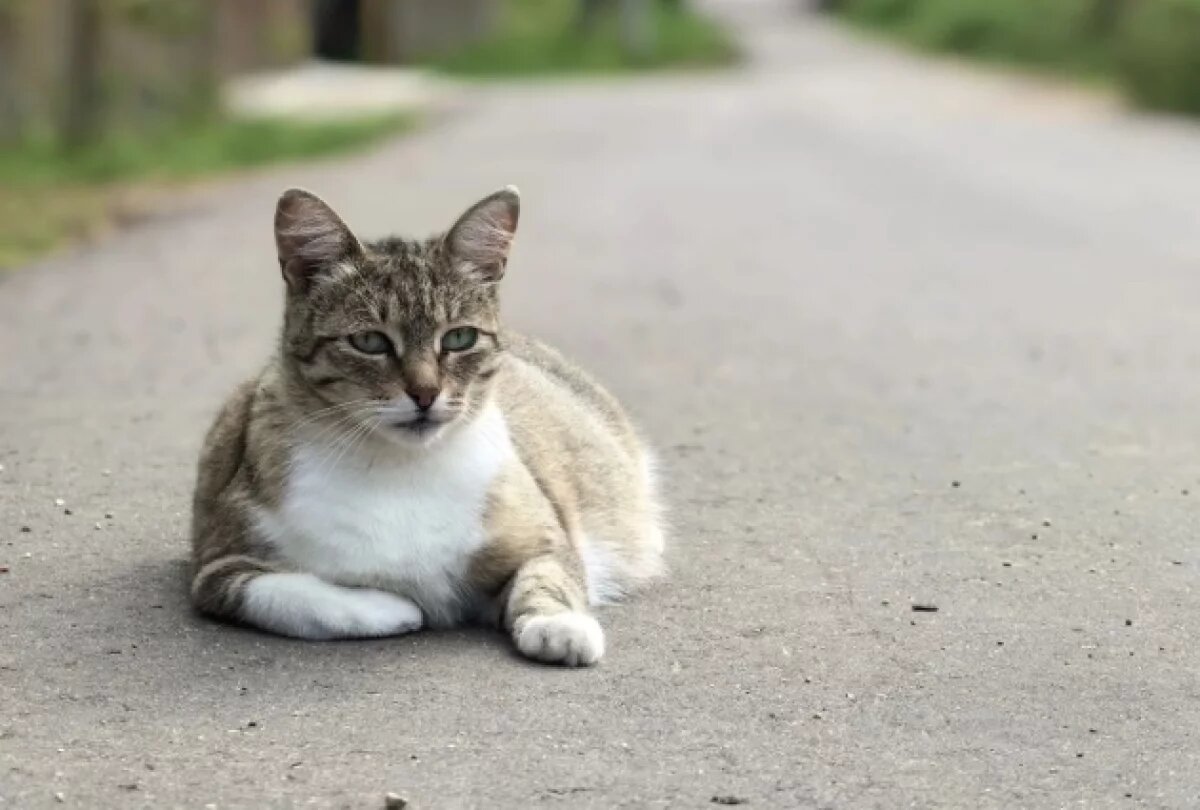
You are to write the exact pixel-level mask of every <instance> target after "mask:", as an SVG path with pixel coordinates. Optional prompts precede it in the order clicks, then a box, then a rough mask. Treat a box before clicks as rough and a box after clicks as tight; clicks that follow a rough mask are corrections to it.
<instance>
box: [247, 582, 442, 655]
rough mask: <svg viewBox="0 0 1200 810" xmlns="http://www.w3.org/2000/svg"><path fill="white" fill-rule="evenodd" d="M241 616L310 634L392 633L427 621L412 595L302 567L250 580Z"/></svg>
mask: <svg viewBox="0 0 1200 810" xmlns="http://www.w3.org/2000/svg"><path fill="white" fill-rule="evenodd" d="M242 618H243V619H245V621H247V622H248V623H250V624H253V625H256V626H258V627H261V628H263V629H264V630H270V631H272V632H275V633H280V634H282V635H285V636H293V637H295V638H308V639H333V638H365V637H372V636H394V635H399V634H400V633H411V632H412V631H413V630H420V629H421V625H422V624H423V623H424V617H423V616H422V615H421V609H420V608H419V607H417V606H416V604H415V603H414V602H413V601H412V600H411V599H405V598H404V597H403V596H396V595H395V594H391V593H387V592H385V591H377V590H373V589H371V588H343V587H341V586H339V585H334V584H332V583H329V582H326V581H325V580H323V579H319V578H317V577H315V576H313V575H312V574H298V573H277V574H263V575H262V576H260V577H255V578H254V579H252V580H250V583H249V584H248V585H247V586H246V592H245V598H244V602H243V606H242Z"/></svg>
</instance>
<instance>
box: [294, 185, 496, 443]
mask: <svg viewBox="0 0 1200 810" xmlns="http://www.w3.org/2000/svg"><path fill="white" fill-rule="evenodd" d="M519 212H520V197H519V196H518V194H517V190H516V189H515V188H513V187H511V186H509V187H508V188H505V189H503V190H501V191H497V192H496V193H495V194H492V195H490V196H488V197H485V198H484V199H482V200H480V201H479V202H477V203H476V204H475V205H473V206H471V207H470V208H469V209H468V210H467V212H466V213H464V214H463V215H462V216H461V217H459V219H458V221H457V222H456V223H455V224H454V225H453V226H452V227H451V228H450V230H448V231H447V232H446V233H445V234H442V235H439V236H435V237H432V238H430V239H427V240H425V241H420V242H417V241H407V240H404V239H398V238H392V239H384V240H381V241H379V242H362V241H360V240H359V239H358V238H357V237H355V235H354V234H353V233H352V232H351V231H350V229H349V228H347V227H346V224H345V223H344V222H342V220H341V218H340V217H338V215H337V214H336V213H334V211H333V209H331V208H330V207H329V206H328V205H326V204H325V203H324V202H323V201H322V200H321V199H320V198H318V197H316V196H315V195H313V194H310V193H309V192H307V191H302V190H300V189H290V190H288V191H286V192H284V194H283V196H282V197H280V198H279V204H278V206H277V208H276V212H275V242H276V246H277V248H278V251H279V266H280V268H281V269H282V271H283V278H284V281H285V282H286V284H287V305H286V311H285V315H284V327H283V339H282V345H281V357H282V362H283V366H284V370H285V373H286V376H287V378H288V380H289V383H290V388H291V390H292V396H293V398H294V399H296V401H297V402H299V403H300V404H301V407H302V410H304V411H305V412H306V414H307V416H308V417H310V418H311V421H312V422H313V423H318V424H321V425H323V427H324V429H326V430H327V435H332V436H338V437H343V436H351V435H355V433H357V434H361V435H362V437H363V438H366V437H367V436H368V435H370V434H375V433H378V434H382V435H384V436H387V437H389V438H391V439H393V440H395V441H398V442H401V443H403V444H410V445H424V444H428V443H429V442H430V441H432V440H433V439H435V438H436V437H438V436H440V435H442V434H443V433H444V432H445V431H446V430H447V429H449V428H451V427H453V426H454V425H456V424H462V423H464V422H466V421H467V420H469V419H471V418H472V417H474V416H475V415H477V414H478V413H479V411H480V409H481V408H482V406H483V404H484V403H485V402H486V400H487V396H488V393H489V389H490V387H491V381H492V378H493V377H494V376H495V374H496V372H497V370H498V369H499V366H500V362H501V347H500V343H499V340H500V338H499V313H498V311H497V310H498V303H497V295H496V287H497V284H498V282H499V281H500V279H501V277H502V276H503V275H504V270H505V267H506V265H507V263H508V252H509V246H510V245H511V243H512V238H513V234H514V233H515V231H516V228H517V218H518V215H519ZM346 440H347V441H348V439H346Z"/></svg>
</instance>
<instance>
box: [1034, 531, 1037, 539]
mask: <svg viewBox="0 0 1200 810" xmlns="http://www.w3.org/2000/svg"><path fill="white" fill-rule="evenodd" d="M1033 539H1034V540H1037V533H1036V532H1035V533H1034V535H1033Z"/></svg>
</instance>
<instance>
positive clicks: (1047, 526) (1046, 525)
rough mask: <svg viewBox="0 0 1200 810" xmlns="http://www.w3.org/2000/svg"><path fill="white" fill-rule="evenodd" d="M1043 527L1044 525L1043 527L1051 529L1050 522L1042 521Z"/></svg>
mask: <svg viewBox="0 0 1200 810" xmlns="http://www.w3.org/2000/svg"><path fill="white" fill-rule="evenodd" d="M1042 525H1043V526H1045V527H1046V528H1047V529H1049V528H1050V521H1049V520H1043V521H1042Z"/></svg>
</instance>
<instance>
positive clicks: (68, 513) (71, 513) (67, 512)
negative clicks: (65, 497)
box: [63, 509, 75, 515]
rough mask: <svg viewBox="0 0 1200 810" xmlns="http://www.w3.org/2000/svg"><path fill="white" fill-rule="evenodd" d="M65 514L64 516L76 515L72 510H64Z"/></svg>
mask: <svg viewBox="0 0 1200 810" xmlns="http://www.w3.org/2000/svg"><path fill="white" fill-rule="evenodd" d="M63 514H64V515H73V514H75V513H74V512H72V511H71V510H70V509H64V510H63Z"/></svg>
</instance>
